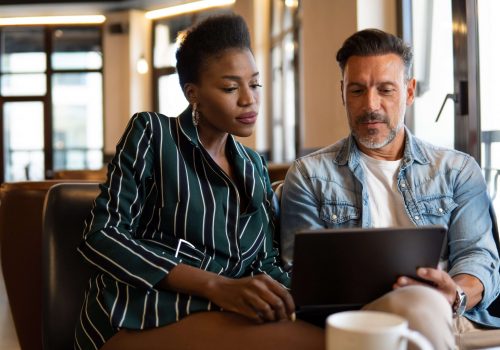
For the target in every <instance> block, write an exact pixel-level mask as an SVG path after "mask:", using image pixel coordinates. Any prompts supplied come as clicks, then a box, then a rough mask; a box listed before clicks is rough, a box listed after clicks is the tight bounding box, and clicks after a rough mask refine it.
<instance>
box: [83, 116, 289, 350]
mask: <svg viewBox="0 0 500 350" xmlns="http://www.w3.org/2000/svg"><path fill="white" fill-rule="evenodd" d="M226 154H227V155H228V158H229V161H230V163H231V164H232V166H233V169H234V174H235V179H236V181H232V180H231V179H230V178H229V177H228V176H227V175H226V173H224V171H222V169H221V168H220V167H219V166H218V165H217V164H216V163H215V162H214V161H213V159H212V158H211V157H210V155H209V154H208V153H207V151H206V150H205V149H204V148H203V146H202V145H201V143H200V141H199V138H198V133H197V129H196V128H195V127H194V126H193V124H192V121H191V111H190V109H189V108H188V109H187V110H186V111H184V112H183V113H182V114H181V115H180V116H179V117H178V118H167V117H165V116H164V115H161V114H157V113H149V112H143V113H138V114H135V115H134V116H133V117H132V118H131V120H130V122H129V124H128V126H127V128H126V130H125V133H124V135H123V136H122V138H121V139H120V141H119V143H118V145H117V149H116V154H115V157H114V158H113V160H112V161H111V162H110V165H109V167H108V180H107V181H106V183H105V184H103V185H101V193H100V194H99V196H98V197H97V199H96V201H95V204H94V207H93V209H92V211H91V215H90V216H89V219H88V220H87V222H86V228H85V231H84V238H83V241H82V243H81V244H80V246H79V248H78V250H79V252H80V253H81V255H82V256H83V257H84V258H85V260H86V261H88V262H89V263H90V264H91V265H93V266H94V267H95V268H97V269H98V271H99V273H97V274H96V276H95V277H93V278H91V280H90V281H89V285H88V288H87V291H86V297H85V302H84V305H83V308H82V312H81V316H80V323H79V325H77V331H76V342H75V347H76V348H96V349H97V348H99V347H101V346H102V344H103V343H104V342H105V341H106V340H107V339H108V338H109V337H110V336H112V335H113V334H110V332H109V330H110V329H112V330H114V332H116V331H117V330H118V329H120V328H128V329H146V328H151V327H158V326H162V325H167V324H169V323H172V322H176V321H178V320H180V319H182V318H183V317H185V316H186V315H189V314H190V313H193V312H197V311H206V310H218V309H219V308H218V307H217V306H216V305H213V304H211V303H210V301H208V300H206V299H203V298H200V297H198V296H194V295H186V294H182V293H176V292H172V291H167V290H160V289H157V288H156V285H157V284H158V282H160V281H161V280H162V279H163V278H164V277H165V276H166V275H167V274H168V273H169V271H170V270H171V269H172V268H174V267H175V266H176V265H177V264H179V263H184V264H188V265H191V266H195V267H198V268H201V269H204V270H207V271H212V272H214V273H217V274H220V275H224V276H227V277H231V278H240V277H244V276H249V275H252V274H260V273H265V274H268V275H270V276H271V277H272V278H274V279H275V280H277V281H279V282H280V283H282V284H283V285H284V286H286V287H288V286H289V282H290V279H289V276H288V275H287V274H286V273H285V272H284V271H283V270H282V269H281V268H280V267H279V264H278V263H277V254H278V253H277V250H276V249H274V247H273V241H272V240H273V231H274V226H273V220H272V215H273V213H272V211H271V207H272V206H271V201H272V196H273V192H272V189H271V187H270V183H269V176H268V174H267V170H266V168H265V166H264V162H263V160H262V158H261V157H260V156H259V155H258V154H257V153H255V152H254V151H252V150H250V149H248V148H246V147H244V146H243V145H241V144H240V143H239V142H237V141H235V140H234V138H233V137H232V136H231V135H229V137H228V139H227V145H226ZM240 198H241V199H242V200H241V201H240ZM243 199H244V200H243ZM240 202H241V203H245V206H246V207H245V208H241V207H240ZM102 320H109V324H107V325H104V324H103V321H102ZM110 325H111V327H110ZM83 338H88V339H83ZM83 343H85V344H87V345H82V344H83ZM88 344H92V345H88Z"/></svg>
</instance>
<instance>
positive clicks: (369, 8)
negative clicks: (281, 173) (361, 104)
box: [301, 0, 397, 152]
mask: <svg viewBox="0 0 500 350" xmlns="http://www.w3.org/2000/svg"><path fill="white" fill-rule="evenodd" d="M396 2H397V0H357V1H353V0H335V1H320V0H303V1H302V38H301V40H302V42H301V47H302V50H301V79H302V80H301V81H302V92H301V93H302V101H303V103H302V111H301V119H302V125H303V128H302V130H301V132H302V135H301V138H302V149H303V150H305V151H306V152H307V151H308V150H311V149H315V148H319V147H324V146H326V145H329V144H331V143H334V142H335V141H337V140H339V139H340V138H343V137H345V136H346V135H347V134H348V133H349V126H348V124H347V119H346V116H345V110H344V106H343V105H342V99H341V92H340V80H341V78H342V77H341V75H340V69H339V68H338V65H337V62H336V60H335V55H336V53H337V50H338V49H339V48H340V47H341V46H342V43H343V42H344V40H345V39H346V38H347V37H348V36H350V35H351V34H353V33H354V32H355V31H357V30H360V29H364V28H367V27H376V28H379V29H383V30H386V31H389V32H392V33H395V32H396Z"/></svg>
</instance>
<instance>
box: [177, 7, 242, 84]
mask: <svg viewBox="0 0 500 350" xmlns="http://www.w3.org/2000/svg"><path fill="white" fill-rule="evenodd" d="M232 48H238V49H248V50H251V49H250V34H249V32H248V27H247V25H246V23H245V20H244V19H243V18H242V17H241V16H239V15H236V14H229V15H219V16H212V17H209V18H207V19H206V20H204V21H202V22H200V23H198V24H197V25H195V26H193V27H191V28H189V29H188V30H187V31H186V33H185V34H184V37H183V38H182V40H181V43H180V46H179V48H178V49H177V52H176V58H177V73H178V74H179V83H180V84H181V88H182V89H184V85H185V84H186V83H198V82H199V77H200V71H201V69H202V66H203V64H204V62H205V61H206V60H207V58H209V57H212V56H215V55H218V54H220V53H222V52H223V51H225V50H227V49H232Z"/></svg>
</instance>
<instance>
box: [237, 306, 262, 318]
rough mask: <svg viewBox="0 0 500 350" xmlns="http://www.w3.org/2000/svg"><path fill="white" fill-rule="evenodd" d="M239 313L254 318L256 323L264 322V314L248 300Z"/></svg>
mask: <svg viewBox="0 0 500 350" xmlns="http://www.w3.org/2000/svg"><path fill="white" fill-rule="evenodd" d="M238 313H239V314H242V315H243V316H246V317H248V318H250V319H252V320H253V321H255V322H256V323H264V315H263V314H262V313H261V312H260V311H258V310H256V309H254V308H253V307H252V305H250V304H249V303H248V302H246V303H245V305H244V306H243V307H242V308H241V309H239V310H238Z"/></svg>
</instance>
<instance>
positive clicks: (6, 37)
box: [0, 27, 46, 73]
mask: <svg viewBox="0 0 500 350" xmlns="http://www.w3.org/2000/svg"><path fill="white" fill-rule="evenodd" d="M1 40H2V43H1V45H0V47H1V48H2V52H1V57H2V64H1V65H0V66H1V68H2V73H38V72H45V70H46V55H45V40H44V31H43V28H39V27H24V28H19V27H12V28H11V27H7V28H2V29H1Z"/></svg>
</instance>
